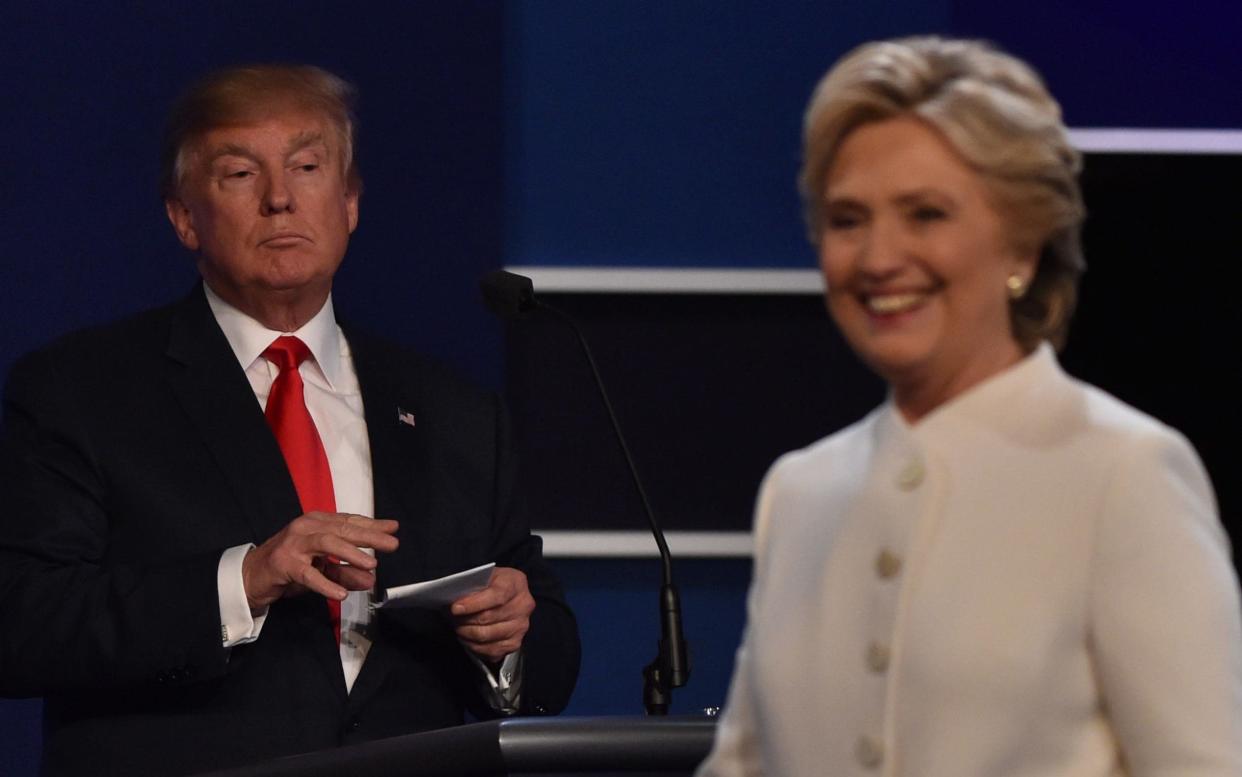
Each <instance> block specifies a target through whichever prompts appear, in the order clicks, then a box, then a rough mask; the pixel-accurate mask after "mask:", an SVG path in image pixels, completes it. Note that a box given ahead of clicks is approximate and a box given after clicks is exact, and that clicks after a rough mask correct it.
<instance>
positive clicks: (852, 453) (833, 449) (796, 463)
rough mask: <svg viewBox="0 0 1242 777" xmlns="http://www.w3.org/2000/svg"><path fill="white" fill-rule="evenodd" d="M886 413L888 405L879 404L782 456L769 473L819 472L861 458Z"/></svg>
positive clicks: (873, 440)
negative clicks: (852, 421) (865, 413)
mask: <svg viewBox="0 0 1242 777" xmlns="http://www.w3.org/2000/svg"><path fill="white" fill-rule="evenodd" d="M888 412H889V407H888V405H887V404H885V405H881V406H880V407H878V408H876V409H875V410H873V411H871V412H870V413H868V414H867V415H866V416H864V417H863V418H861V419H859V420H857V421H855V422H854V423H852V424H850V425H849V426H846V427H845V428H843V429H839V430H837V431H835V432H833V433H831V434H829V435H828V436H826V437H822V438H820V439H819V440H816V441H815V442H813V443H811V444H810V445H807V446H805V447H803V448H798V449H796V450H792V451H789V452H788V453H785V454H783V455H782V456H780V457H779V458H778V459H777V460H776V461H775V462H774V463H773V464H772V467H771V471H772V472H777V471H781V472H782V473H789V474H795V473H799V472H804V471H808V470H809V471H813V472H823V471H824V468H825V466H827V465H831V464H833V463H835V462H838V461H844V460H853V461H858V460H860V459H863V458H865V454H866V451H867V450H869V449H870V448H871V447H872V446H873V445H874V443H875V438H876V434H877V431H878V428H879V427H880V426H882V425H883V424H884V417H885V415H886V414H887V413H888Z"/></svg>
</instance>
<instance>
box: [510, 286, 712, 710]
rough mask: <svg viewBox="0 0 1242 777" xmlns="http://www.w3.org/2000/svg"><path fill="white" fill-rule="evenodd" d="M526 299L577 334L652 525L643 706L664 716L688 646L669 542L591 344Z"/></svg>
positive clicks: (568, 319) (684, 670)
mask: <svg viewBox="0 0 1242 777" xmlns="http://www.w3.org/2000/svg"><path fill="white" fill-rule="evenodd" d="M527 302H528V304H529V303H533V305H534V306H535V307H537V308H538V309H540V310H544V311H547V312H548V313H550V314H552V315H553V316H555V317H556V318H558V319H560V320H561V321H563V322H565V323H566V324H568V325H569V328H570V329H572V330H573V332H574V334H575V335H576V336H577V337H578V344H579V345H581V346H582V353H583V355H585V356H586V360H587V364H588V365H590V367H591V375H592V376H593V377H594V378H595V386H596V388H597V389H599V395H600V398H601V399H602V400H603V401H604V409H605V410H607V411H608V420H609V421H610V422H611V423H612V431H613V432H614V433H615V434H616V437H617V443H618V444H619V445H620V446H621V453H622V455H623V456H624V457H625V463H626V464H627V465H628V466H629V468H630V477H631V478H632V479H633V481H634V487H635V488H636V489H637V490H638V497H639V499H641V500H642V504H643V511H644V512H645V513H646V515H647V522H648V523H649V524H650V525H651V533H652V535H653V536H654V537H655V541H656V546H657V547H658V548H659V550H660V561H661V564H662V567H663V577H662V584H661V586H660V643H659V647H658V650H657V652H656V657H655V658H654V659H653V660H652V662H651V663H650V664H647V666H646V667H644V668H643V707H644V708H645V709H646V711H647V714H648V715H667V714H668V708H669V704H670V703H671V702H672V700H673V689H674V688H680V687H681V686H683V685H685V684H686V681H687V680H689V679H690V648H689V645H688V643H687V642H686V637H685V631H684V630H683V629H682V623H681V596H680V595H679V594H678V593H677V586H676V585H674V584H673V558H672V556H671V555H670V554H669V551H668V543H667V542H666V541H665V539H664V532H663V531H661V530H660V525H659V523H657V522H656V518H655V513H654V512H653V511H652V509H651V503H650V501H649V500H648V499H647V491H646V489H644V488H643V483H642V480H641V479H640V478H639V477H638V468H637V467H635V466H634V458H633V457H632V456H631V455H630V448H629V446H628V445H626V443H625V437H624V435H622V434H621V425H620V424H619V423H617V415H616V413H614V412H613V409H612V402H611V401H610V400H609V399H608V392H607V391H606V390H605V389H604V381H603V379H602V378H600V375H599V368H598V367H596V365H595V357H594V356H593V355H592V354H591V347H590V346H589V345H587V341H586V338H585V337H583V335H582V330H581V329H579V328H578V324H577V322H575V321H574V319H573V317H572V316H570V315H568V314H567V313H564V312H562V311H560V310H558V309H556V308H554V307H552V306H551V305H548V304H546V303H544V302H542V301H540V300H538V299H535V298H533V297H532V298H530V299H529V300H527Z"/></svg>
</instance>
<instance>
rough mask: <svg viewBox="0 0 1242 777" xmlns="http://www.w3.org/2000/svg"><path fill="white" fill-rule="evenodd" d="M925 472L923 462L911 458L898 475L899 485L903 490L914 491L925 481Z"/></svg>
mask: <svg viewBox="0 0 1242 777" xmlns="http://www.w3.org/2000/svg"><path fill="white" fill-rule="evenodd" d="M924 474H925V472H924V469H923V462H921V461H919V460H918V459H911V460H910V462H909V463H908V464H906V466H904V467H902V469H901V472H900V473H899V474H898V475H897V487H898V488H900V489H901V490H902V491H913V490H914V489H916V488H918V487H919V484H920V483H922V482H923V475H924Z"/></svg>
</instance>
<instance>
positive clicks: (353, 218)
mask: <svg viewBox="0 0 1242 777" xmlns="http://www.w3.org/2000/svg"><path fill="white" fill-rule="evenodd" d="M361 196H362V191H361V187H350V188H349V189H348V190H347V191H346V192H345V215H346V217H347V218H348V219H349V234H351V235H352V234H353V233H354V230H355V229H357V228H358V200H359V199H360V198H361Z"/></svg>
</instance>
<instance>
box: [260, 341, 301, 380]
mask: <svg viewBox="0 0 1242 777" xmlns="http://www.w3.org/2000/svg"><path fill="white" fill-rule="evenodd" d="M263 358H264V359H267V360H268V361H269V362H271V363H272V364H275V365H276V366H277V367H278V368H279V369H280V371H281V372H284V371H285V370H288V369H295V370H296V369H297V368H298V365H299V364H301V363H302V362H304V361H306V360H307V359H308V358H310V348H307V347H306V343H304V342H302V341H301V340H299V339H298V338H296V337H293V336H292V335H283V336H281V337H277V338H276V339H275V340H273V341H272V344H271V345H269V346H268V347H267V350H265V351H264V352H263Z"/></svg>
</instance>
